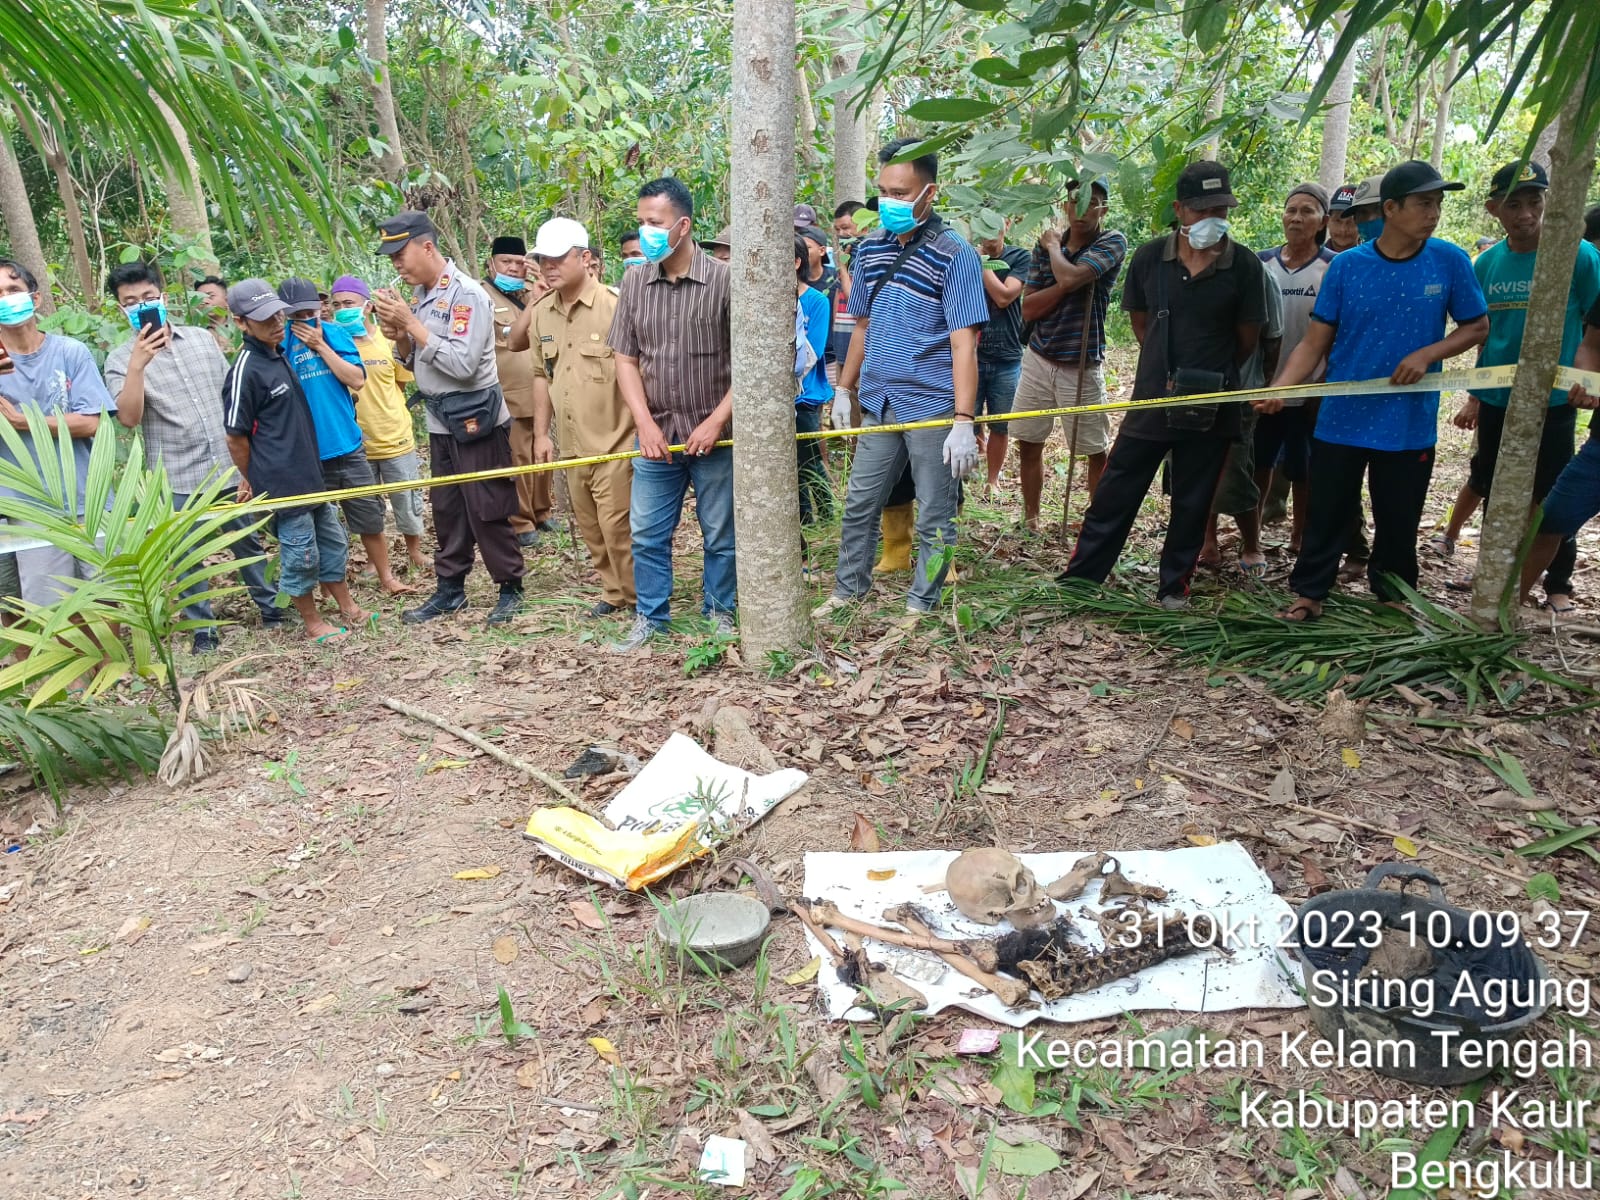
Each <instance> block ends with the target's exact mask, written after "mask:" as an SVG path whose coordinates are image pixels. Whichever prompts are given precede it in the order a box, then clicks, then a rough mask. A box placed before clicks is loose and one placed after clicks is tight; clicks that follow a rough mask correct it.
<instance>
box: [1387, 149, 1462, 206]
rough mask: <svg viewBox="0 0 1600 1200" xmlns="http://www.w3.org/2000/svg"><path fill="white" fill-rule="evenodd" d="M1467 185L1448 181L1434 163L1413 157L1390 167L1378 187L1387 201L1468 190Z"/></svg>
mask: <svg viewBox="0 0 1600 1200" xmlns="http://www.w3.org/2000/svg"><path fill="white" fill-rule="evenodd" d="M1466 186H1467V185H1466V184H1464V183H1450V182H1447V181H1446V180H1445V178H1444V177H1443V176H1442V175H1440V174H1439V172H1437V171H1435V170H1434V169H1433V164H1432V163H1425V162H1423V161H1422V160H1421V159H1416V158H1413V159H1412V160H1411V161H1410V162H1403V163H1401V164H1400V165H1399V166H1398V167H1390V168H1389V170H1388V171H1387V172H1386V173H1385V174H1384V177H1383V183H1382V184H1380V185H1379V187H1378V196H1379V198H1380V199H1382V200H1383V201H1385V202H1387V201H1390V200H1404V199H1405V198H1406V197H1407V196H1419V195H1421V194H1423V193H1424V192H1460V191H1464V190H1466Z"/></svg>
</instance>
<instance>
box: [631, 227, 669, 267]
mask: <svg viewBox="0 0 1600 1200" xmlns="http://www.w3.org/2000/svg"><path fill="white" fill-rule="evenodd" d="M674 223H676V222H674ZM676 249H677V247H676V246H674V245H673V244H672V235H671V234H670V233H669V232H667V230H665V229H658V228H656V226H654V225H641V226H639V251H640V253H642V254H643V255H644V258H645V261H646V262H653V263H658V262H660V261H661V260H662V259H664V258H666V257H667V256H668V255H669V254H671V253H672V252H673V251H674V250H676Z"/></svg>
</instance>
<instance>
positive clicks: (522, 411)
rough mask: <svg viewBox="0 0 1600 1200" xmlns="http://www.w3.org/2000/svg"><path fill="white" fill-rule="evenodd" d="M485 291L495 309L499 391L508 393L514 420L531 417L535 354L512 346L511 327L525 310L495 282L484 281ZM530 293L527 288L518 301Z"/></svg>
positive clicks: (496, 362)
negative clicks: (515, 418) (496, 285)
mask: <svg viewBox="0 0 1600 1200" xmlns="http://www.w3.org/2000/svg"><path fill="white" fill-rule="evenodd" d="M483 290H484V292H485V294H487V295H488V297H489V304H490V305H491V307H492V308H493V309H494V361H495V365H496V366H497V367H499V369H500V390H501V391H503V392H504V393H505V394H506V407H507V408H509V409H510V410H511V415H512V416H513V417H531V416H533V377H534V367H533V359H534V354H533V351H532V350H531V349H529V350H513V349H511V345H510V337H511V326H512V325H514V324H515V323H516V320H517V318H518V317H520V316H521V315H522V309H520V308H518V307H517V302H516V301H515V300H513V299H511V298H510V297H509V296H507V295H506V294H505V293H504V292H502V291H501V290H500V289H499V288H497V287H495V285H494V284H492V283H489V282H485V283H484V285H483ZM528 294H529V293H528V291H527V290H526V289H524V290H523V291H522V292H521V293H519V299H520V298H521V297H522V296H527V295H528Z"/></svg>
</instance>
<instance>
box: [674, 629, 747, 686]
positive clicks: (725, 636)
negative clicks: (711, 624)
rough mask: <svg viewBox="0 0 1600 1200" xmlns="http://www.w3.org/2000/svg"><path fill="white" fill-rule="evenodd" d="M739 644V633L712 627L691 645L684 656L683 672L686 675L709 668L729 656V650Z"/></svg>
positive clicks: (695, 673)
mask: <svg viewBox="0 0 1600 1200" xmlns="http://www.w3.org/2000/svg"><path fill="white" fill-rule="evenodd" d="M738 644H739V635H738V634H730V633H723V632H722V631H721V630H720V629H712V630H711V631H710V632H709V633H707V634H706V635H705V636H704V637H703V638H701V639H700V640H699V641H698V642H696V643H695V644H694V645H692V646H690V647H689V650H688V653H686V654H685V655H684V656H683V673H684V675H685V676H686V677H688V676H693V675H698V674H699V673H700V672H701V671H705V670H709V669H710V668H712V667H714V666H716V665H717V664H718V663H720V662H721V661H722V660H723V659H724V658H726V657H727V656H728V651H729V650H731V649H732V648H733V647H734V646H737V645H738Z"/></svg>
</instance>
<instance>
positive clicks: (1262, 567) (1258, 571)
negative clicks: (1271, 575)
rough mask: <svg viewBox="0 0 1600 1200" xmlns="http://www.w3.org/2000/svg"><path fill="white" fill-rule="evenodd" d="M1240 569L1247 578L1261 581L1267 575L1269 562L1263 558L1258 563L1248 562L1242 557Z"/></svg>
mask: <svg viewBox="0 0 1600 1200" xmlns="http://www.w3.org/2000/svg"><path fill="white" fill-rule="evenodd" d="M1239 570H1241V571H1243V572H1244V577H1245V578H1246V579H1251V580H1258V581H1259V580H1262V579H1265V578H1266V577H1267V562H1266V560H1265V559H1262V560H1261V561H1260V562H1258V563H1247V562H1245V561H1244V559H1242V558H1241V559H1240V560H1239Z"/></svg>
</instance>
